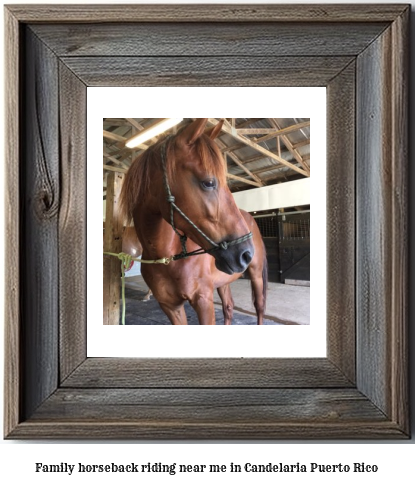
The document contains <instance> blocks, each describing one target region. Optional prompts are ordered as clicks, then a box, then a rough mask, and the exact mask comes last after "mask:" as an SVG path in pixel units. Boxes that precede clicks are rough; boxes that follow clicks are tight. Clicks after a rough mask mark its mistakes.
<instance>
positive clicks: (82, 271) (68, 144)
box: [58, 62, 86, 381]
mask: <svg viewBox="0 0 415 488" xmlns="http://www.w3.org/2000/svg"><path fill="white" fill-rule="evenodd" d="M59 97H60V98H59V107H60V111H59V119H60V120H59V124H60V125H59V136H60V147H61V156H60V171H61V178H60V184H61V189H60V195H61V196H60V209H59V221H58V226H59V227H58V238H59V241H58V246H59V303H60V307H59V351H60V353H59V375H60V380H61V381H62V380H63V379H64V378H66V376H68V375H69V374H70V373H71V372H72V371H73V370H74V369H75V368H76V367H77V366H78V364H79V363H80V362H81V361H83V360H84V359H85V357H86V344H85V342H86V341H85V338H86V266H85V261H84V256H85V254H86V215H85V209H86V183H85V182H86V166H85V159H86V116H85V112H84V107H85V105H86V86H85V85H84V83H82V82H81V81H80V80H79V78H77V77H76V76H75V75H74V74H73V73H71V72H70V71H69V70H68V68H66V66H65V65H64V64H63V63H61V62H60V63H59ZM75 101H76V103H74V102H75Z"/></svg>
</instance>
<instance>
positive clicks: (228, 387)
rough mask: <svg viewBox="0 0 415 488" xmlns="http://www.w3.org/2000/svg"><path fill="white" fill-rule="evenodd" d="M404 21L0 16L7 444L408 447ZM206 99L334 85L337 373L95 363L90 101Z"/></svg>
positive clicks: (331, 168)
mask: <svg viewBox="0 0 415 488" xmlns="http://www.w3.org/2000/svg"><path fill="white" fill-rule="evenodd" d="M409 13H410V8H409V6H408V5H387V4H384V5H337V6H332V5H228V6H226V5H215V6H214V8H212V6H205V5H165V6H160V5H148V6H143V5H123V6H121V5H104V6H100V7H99V8H97V6H96V5H83V6H81V5H58V6H53V5H37V6H20V5H13V6H8V7H6V9H5V19H6V49H7V55H6V58H7V59H6V63H7V65H6V73H7V77H6V94H7V96H6V101H7V103H6V110H7V123H6V131H7V132H6V141H7V154H6V171H7V185H6V230H7V261H6V262H7V269H6V275H7V276H6V280H7V281H6V282H7V296H6V307H7V310H6V341H5V347H6V371H5V374H6V381H5V437H6V438H7V439H32V438H38V439H41V438H43V439H46V438H55V439H56V438H66V439H69V438H76V439H82V438H87V439H92V438H97V439H206V440H207V439H251V440H252V439H346V438H347V439H368V438H370V439H406V438H408V436H409V435H410V430H409V408H408V390H407V379H408V352H407V345H408V340H407V306H408V303H407V299H408V285H407V282H408V270H407V236H408V231H407V158H408V156H407V147H408V125H407V124H408V114H407V105H408V103H407V100H408V99H407V97H408V88H407V76H408V68H407V59H408V52H407V50H408V19H409ZM212 84H214V85H218V86H229V85H235V86H258V87H261V86H276V85H279V86H282V85H295V86H326V87H327V104H328V110H327V127H328V146H327V167H328V174H327V182H328V194H327V202H328V204H327V206H328V209H327V212H328V215H327V222H328V228H327V235H328V243H327V244H328V246H327V247H328V255H327V265H328V275H327V280H328V281H327V283H328V293H327V358H321V359H307V358H303V359H278V358H276V359H261V358H258V359H203V358H200V359H145V358H141V359H140V358H137V359H126V358H119V359H115V358H113V359H109V358H87V357H86V306H87V297H86V292H85V290H86V273H85V265H84V259H85V247H86V238H85V226H86V222H85V202H86V185H85V165H86V143H87V141H86V135H85V134H86V126H85V116H86V114H85V107H86V89H87V86H100V85H113V86H127V85H129V86H131V85H133V86H166V85H170V86H174V85H185V86H186V85H189V86H208V85H212ZM97 320H98V319H97Z"/></svg>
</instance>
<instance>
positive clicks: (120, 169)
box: [103, 164, 128, 173]
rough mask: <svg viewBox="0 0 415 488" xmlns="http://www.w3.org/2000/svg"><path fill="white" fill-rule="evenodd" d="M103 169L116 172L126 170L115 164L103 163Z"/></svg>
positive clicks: (124, 171)
mask: <svg viewBox="0 0 415 488" xmlns="http://www.w3.org/2000/svg"><path fill="white" fill-rule="evenodd" d="M103 167H104V170H107V171H115V172H116V173H126V172H127V171H128V170H126V169H124V168H120V167H116V166H108V164H104V166H103Z"/></svg>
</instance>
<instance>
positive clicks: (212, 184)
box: [202, 178, 216, 190]
mask: <svg viewBox="0 0 415 488" xmlns="http://www.w3.org/2000/svg"><path fill="white" fill-rule="evenodd" d="M202 187H203V188H204V189H205V190H214V189H215V188H216V180H215V179H214V178H209V179H208V180H205V181H202Z"/></svg>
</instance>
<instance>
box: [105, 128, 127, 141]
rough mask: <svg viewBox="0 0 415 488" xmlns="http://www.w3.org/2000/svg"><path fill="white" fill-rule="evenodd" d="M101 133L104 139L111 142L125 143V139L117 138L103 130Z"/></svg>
mask: <svg viewBox="0 0 415 488" xmlns="http://www.w3.org/2000/svg"><path fill="white" fill-rule="evenodd" d="M103 133H104V139H110V140H111V141H117V142H125V141H126V140H127V138H126V137H123V136H119V135H118V134H115V133H114V132H109V131H107V130H104V131H103Z"/></svg>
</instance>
